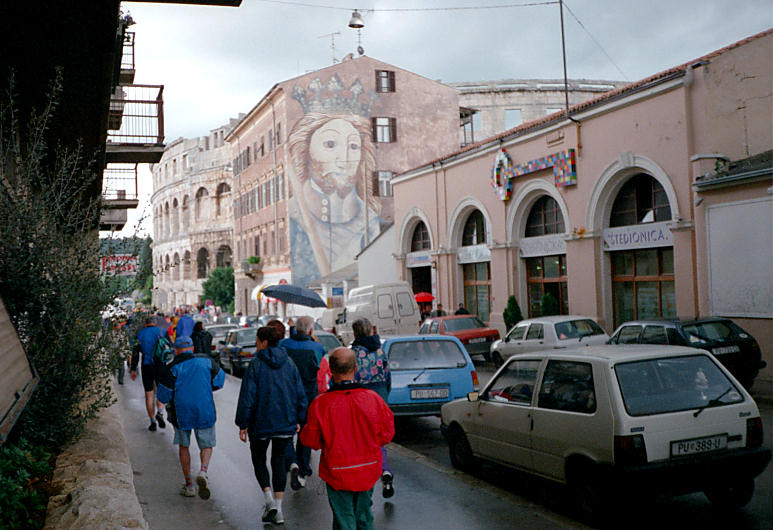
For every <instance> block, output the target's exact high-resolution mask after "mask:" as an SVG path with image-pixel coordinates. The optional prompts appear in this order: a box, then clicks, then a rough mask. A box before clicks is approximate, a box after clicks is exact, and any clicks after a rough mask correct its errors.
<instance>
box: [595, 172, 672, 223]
mask: <svg viewBox="0 0 773 530" xmlns="http://www.w3.org/2000/svg"><path fill="white" fill-rule="evenodd" d="M670 219H671V207H670V206H669V204H668V197H667V196H666V192H665V190H664V189H663V186H661V185H660V183H659V182H658V181H657V180H655V179H654V178H652V177H651V176H649V175H645V174H643V173H640V174H638V175H634V176H633V177H631V178H630V179H629V180H628V182H626V183H625V184H624V185H623V187H622V188H620V193H618V194H617V198H615V202H614V204H613V205H612V215H611V217H610V219H609V226H610V227H614V226H628V225H635V224H639V223H654V222H659V221H669V220H670Z"/></svg>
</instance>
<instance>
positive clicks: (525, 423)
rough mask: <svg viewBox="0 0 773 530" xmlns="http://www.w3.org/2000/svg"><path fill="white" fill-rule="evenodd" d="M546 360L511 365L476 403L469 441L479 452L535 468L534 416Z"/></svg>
mask: <svg viewBox="0 0 773 530" xmlns="http://www.w3.org/2000/svg"><path fill="white" fill-rule="evenodd" d="M541 363H542V361H541V360H540V359H537V358H533V359H521V358H518V359H514V360H511V361H510V362H508V363H507V364H506V365H505V367H504V368H502V370H501V371H500V372H499V373H498V374H497V377H496V378H495V379H494V380H492V381H491V383H490V384H489V385H488V386H487V387H486V391H485V392H484V393H483V395H482V396H481V397H480V399H479V400H478V401H477V402H476V407H475V408H474V411H473V418H471V420H472V428H470V429H469V433H468V434H469V436H468V440H469V442H470V446H471V447H472V449H473V451H474V452H475V453H478V454H480V455H481V456H483V457H485V458H487V459H490V460H495V461H498V462H502V463H506V464H508V465H512V466H517V467H520V468H523V469H530V468H531V467H532V457H531V442H530V439H531V413H532V404H533V401H534V389H535V388H536V383H537V375H538V373H539V368H540V365H541Z"/></svg>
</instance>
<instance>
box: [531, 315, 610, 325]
mask: <svg viewBox="0 0 773 530" xmlns="http://www.w3.org/2000/svg"><path fill="white" fill-rule="evenodd" d="M570 320H593V321H594V322H596V320H595V319H594V318H593V317H589V316H585V315H551V316H546V317H534V318H526V319H524V320H521V321H520V322H518V324H516V326H518V325H521V324H532V323H537V324H555V323H557V322H567V321H570Z"/></svg>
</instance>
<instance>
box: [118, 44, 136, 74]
mask: <svg viewBox="0 0 773 530" xmlns="http://www.w3.org/2000/svg"><path fill="white" fill-rule="evenodd" d="M132 83H134V32H133V31H127V32H126V33H124V36H123V52H122V53H121V72H120V74H119V77H118V84H120V85H131V84H132Z"/></svg>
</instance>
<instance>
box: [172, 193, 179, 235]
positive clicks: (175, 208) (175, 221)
mask: <svg viewBox="0 0 773 530" xmlns="http://www.w3.org/2000/svg"><path fill="white" fill-rule="evenodd" d="M179 231H180V208H179V204H178V202H177V199H176V198H175V200H174V201H172V233H173V234H177V233H178V232H179Z"/></svg>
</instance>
